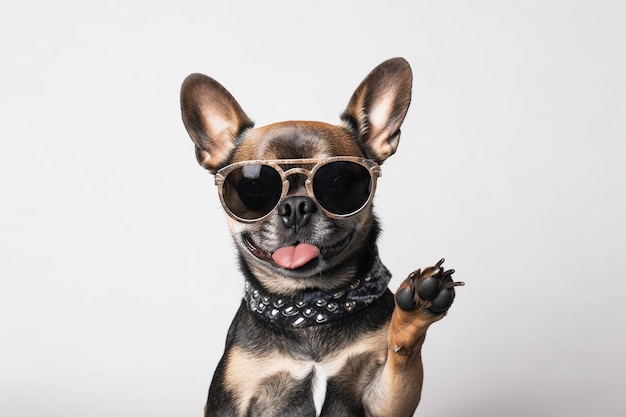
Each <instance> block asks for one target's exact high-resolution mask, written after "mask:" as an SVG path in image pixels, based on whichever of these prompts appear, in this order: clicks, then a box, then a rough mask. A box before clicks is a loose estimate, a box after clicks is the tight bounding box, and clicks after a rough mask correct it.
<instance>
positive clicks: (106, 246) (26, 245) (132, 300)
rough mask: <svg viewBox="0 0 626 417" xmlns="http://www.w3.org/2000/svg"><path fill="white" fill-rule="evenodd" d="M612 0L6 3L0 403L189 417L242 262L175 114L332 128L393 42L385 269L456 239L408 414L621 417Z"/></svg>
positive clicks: (398, 272) (446, 252) (67, 413)
mask: <svg viewBox="0 0 626 417" xmlns="http://www.w3.org/2000/svg"><path fill="white" fill-rule="evenodd" d="M625 12H626V6H624V3H623V2H622V1H619V0H617V1H602V0H595V1H591V0H590V1H556V0H554V1H496V0H494V1H487V0H477V1H394V0H386V1H384V2H382V1H379V2H373V1H365V0H359V1H344V2H341V1H309V2H295V1H248V2H242V1H230V2H227V1H210V0H204V1H177V2H171V4H165V2H150V1H145V0H144V1H134V0H123V1H108V2H86V1H71V0H66V1H62V0H60V1H55V2H48V1H41V0H40V1H30V2H29V1H21V0H20V1H16V0H1V2H0V55H1V57H2V58H1V64H0V117H1V123H0V275H1V284H0V285H1V287H0V338H1V341H0V415H2V416H12V417H14V416H16V417H17V416H35V415H46V416H49V417H51V416H63V417H73V416H110V415H115V416H147V415H150V416H200V415H201V410H202V407H203V405H204V401H205V395H206V391H207V388H208V385H209V382H210V379H211V376H212V373H213V370H214V367H215V365H216V363H217V360H218V359H219V357H220V355H221V352H222V348H223V343H224V338H225V333H226V329H227V326H228V324H229V323H230V320H231V317H232V315H233V314H234V311H235V309H236V307H237V305H238V303H239V299H240V297H241V290H242V280H241V278H240V276H239V273H238V272H237V267H236V258H235V255H234V249H233V247H232V245H231V243H230V237H229V235H228V232H227V229H226V220H225V217H224V215H223V213H222V212H221V207H220V204H219V201H218V199H217V196H216V193H215V190H214V187H213V184H212V177H211V176H210V175H209V174H208V173H207V172H206V171H204V170H203V169H202V168H200V167H199V166H198V165H197V164H196V161H195V157H194V155H193V145H192V143H191V141H190V139H189V137H188V136H187V134H186V132H185V130H184V128H183V125H182V122H181V120H180V110H179V96H178V94H179V87H180V84H181V82H182V80H183V79H184V77H185V76H186V75H188V74H189V73H191V72H203V73H206V74H209V75H211V76H213V77H214V78H216V79H217V80H219V81H220V82H221V83H223V84H224V85H225V86H226V87H227V88H228V89H229V90H230V91H231V92H232V93H233V95H234V96H235V97H236V98H237V99H238V100H239V102H240V104H241V105H242V107H243V108H244V110H245V111H246V112H247V113H248V114H249V115H250V116H251V117H252V118H254V119H255V120H256V122H257V125H263V124H266V123H270V122H273V121H277V120H283V119H318V120H324V121H328V122H333V123H334V122H337V121H338V114H339V113H340V112H341V111H342V110H343V109H344V107H345V105H346V104H347V102H348V99H349V98H350V95H351V94H352V92H353V90H354V89H355V88H356V86H357V85H358V83H359V82H360V81H361V80H362V79H363V78H364V77H365V75H366V74H367V73H368V72H369V71H370V70H371V69H372V68H373V67H374V66H376V65H377V64H378V63H380V62H382V61H383V60H384V59H387V58H390V57H393V56H403V57H405V58H406V59H407V60H408V61H409V62H410V63H411V65H412V68H413V71H414V76H415V80H414V90H413V103H412V106H411V109H410V110H409V114H408V116H407V119H406V122H405V124H404V126H403V136H402V140H401V143H400V148H399V151H398V153H397V154H396V155H395V156H394V157H393V158H391V159H390V160H389V161H388V163H386V164H385V165H384V167H383V177H382V179H381V181H380V182H379V190H378V194H377V198H376V206H377V212H378V214H379V216H380V217H381V219H382V222H383V226H384V234H383V236H382V238H381V240H380V248H381V252H382V256H383V260H384V262H385V263H386V264H387V266H388V267H389V268H390V269H391V271H392V272H393V273H394V280H393V281H392V287H394V288H395V286H396V285H397V284H398V283H399V281H400V279H401V278H403V277H404V276H406V274H408V273H409V272H410V271H412V270H413V269H416V268H418V267H421V266H425V265H429V264H432V263H433V262H436V261H437V260H438V259H439V258H440V257H446V259H447V261H446V264H447V265H448V266H449V267H453V268H455V269H456V270H457V274H456V276H457V279H459V280H464V281H465V282H466V283H467V285H466V286H465V287H463V288H461V289H459V290H458V291H457V300H456V302H455V304H454V306H453V309H452V310H451V312H450V314H449V316H448V317H447V318H446V319H445V320H443V321H441V322H439V323H437V324H436V325H434V326H433V327H432V328H431V330H430V332H429V337H428V340H427V343H426V345H425V350H424V355H423V356H424V361H425V367H426V377H425V386H424V392H423V400H422V404H421V405H420V407H419V408H418V411H417V413H416V415H417V416H462V417H485V416H507V417H517V416H519V417H521V416H533V417H534V416H555V417H556V416H612V417H613V416H614V417H617V416H624V415H626V400H625V398H624V397H625V393H626V355H625V353H624V350H625V348H626V323H625V320H624V317H625V314H624V311H623V308H624V307H623V303H624V301H623V300H624V297H625V296H626V294H625V290H626V285H625V284H624V281H625V277H624V270H625V269H626V261H625V259H624V258H625V255H626V250H625V249H626V244H625V243H626V241H625V237H624V236H625V234H626V228H625V226H624V221H623V217H624V214H625V213H626V204H625V202H626V196H625V194H626V193H625V186H624V179H625V178H626V175H625V174H626V170H625V169H624V164H625V162H626V160H625V150H626V146H625V139H626V137H625V136H626V122H625V120H626V102H625V100H626V94H625V93H626V87H625V81H626V80H625V77H624V74H626V29H625V26H626V25H625V24H624V21H625V19H626V13H625Z"/></svg>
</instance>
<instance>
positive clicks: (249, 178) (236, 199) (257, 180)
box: [223, 165, 282, 220]
mask: <svg viewBox="0 0 626 417" xmlns="http://www.w3.org/2000/svg"><path fill="white" fill-rule="evenodd" d="M281 192H282V180H281V178H280V174H279V173H278V172H277V171H276V170H275V169H274V168H272V167H270V166H267V165H244V166H242V167H240V168H237V169H235V170H233V171H231V172H230V173H229V174H228V175H227V176H226V178H225V180H224V188H223V193H224V203H225V204H226V206H228V208H229V209H230V211H231V212H232V213H233V214H235V215H236V216H237V217H241V218H242V219H246V220H254V219H258V218H260V217H263V216H265V215H266V214H268V213H269V212H270V211H272V210H273V209H274V207H276V204H278V200H280V195H281Z"/></svg>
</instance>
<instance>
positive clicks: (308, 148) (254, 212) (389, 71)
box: [181, 58, 412, 295]
mask: <svg viewBox="0 0 626 417" xmlns="http://www.w3.org/2000/svg"><path fill="white" fill-rule="evenodd" d="M411 83H412V74H411V69H410V67H409V64H408V63H407V62H406V61H405V60H404V59H402V58H395V59H390V60H388V61H385V62H383V63H382V64H380V65H379V66H378V67H376V68H375V69H374V70H373V71H372V72H371V73H370V74H369V75H368V76H367V77H366V78H365V79H364V80H363V82H362V83H361V84H360V85H359V87H358V88H357V89H356V91H355V92H354V94H353V95H352V98H351V99H350V102H349V104H348V106H347V108H346V110H345V111H344V112H343V114H342V115H341V120H342V121H343V124H342V125H338V126H335V125H330V124H326V123H322V122H302V121H288V122H280V123H275V124H271V125H268V126H264V127H259V128H254V127H253V125H254V124H253V122H252V121H251V120H250V119H249V118H248V116H247V115H246V114H245V113H244V111H243V110H242V109H241V107H240V106H239V104H238V103H237V101H236V100H235V99H234V98H233V96H232V95H231V94H230V93H229V92H228V91H227V90H226V89H225V88H224V87H222V85H220V84H219V83H218V82H216V81H215V80H213V79H212V78H210V77H207V76H205V75H202V74H192V75H190V76H189V77H187V79H186V80H185V81H184V83H183V86H182V90H181V109H182V115H183V121H184V123H185V127H186V128H187V131H188V132H189V135H190V136H191V139H192V140H193V142H194V143H195V145H196V156H197V159H198V162H199V163H200V165H202V166H203V167H204V168H206V169H208V170H209V171H210V172H211V173H213V174H216V184H217V185H218V189H219V192H220V198H221V201H222V204H223V206H224V208H225V210H226V212H227V213H228V214H229V217H228V219H229V226H230V229H231V232H232V235H233V238H234V241H235V244H236V246H237V248H238V250H239V252H240V255H241V259H242V261H243V262H242V267H243V268H244V270H246V272H249V273H252V274H253V275H254V276H255V277H256V279H257V280H259V282H260V283H261V284H262V285H263V286H264V287H265V288H266V289H267V290H268V291H271V292H273V293H278V294H286V295H290V294H294V293H296V292H298V291H299V290H303V289H306V288H319V289H322V290H331V289H334V288H339V287H341V286H343V285H346V284H347V283H348V282H350V281H351V280H353V279H354V276H355V274H356V273H358V271H359V270H360V269H361V268H363V265H364V263H365V264H366V263H367V259H370V258H371V257H372V254H374V253H375V251H376V248H375V238H376V234H377V232H378V228H377V226H376V220H375V218H374V216H373V214H372V204H371V201H372V197H373V193H374V191H375V186H376V179H377V177H378V175H379V172H380V170H379V164H382V163H383V161H385V160H386V159H387V158H388V157H389V156H390V155H392V154H393V153H394V152H395V151H396V149H397V146H398V141H399V139H400V125H401V124H402V122H403V120H404V117H405V115H406V112H407V110H408V107H409V103H410V101H411Z"/></svg>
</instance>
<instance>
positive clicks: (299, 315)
mask: <svg viewBox="0 0 626 417" xmlns="http://www.w3.org/2000/svg"><path fill="white" fill-rule="evenodd" d="M390 279H391V273H390V272H389V271H388V270H387V268H386V267H385V266H384V265H383V264H382V262H381V261H380V258H379V257H378V256H376V258H375V259H374V262H373V265H372V269H371V271H370V272H369V274H367V275H366V276H365V277H363V278H358V279H356V280H355V281H353V282H352V283H351V284H350V285H348V286H346V287H344V288H341V289H338V290H335V291H332V292H326V291H320V290H308V291H305V292H303V293H302V294H300V295H298V296H297V297H293V298H292V297H285V296H279V295H274V294H270V293H267V292H265V291H264V290H263V289H262V288H260V287H258V286H256V285H254V284H253V283H252V282H250V281H248V280H247V281H246V284H245V291H244V300H245V301H246V304H247V306H248V310H249V311H250V312H252V314H254V315H255V316H256V317H258V318H260V319H261V320H263V321H266V322H268V323H272V324H275V325H278V326H282V327H287V328H301V327H307V326H313V325H318V324H324V323H328V322H330V321H334V320H338V319H341V318H344V317H347V316H349V315H351V314H353V313H355V312H357V311H359V310H362V309H364V308H366V307H367V306H369V305H370V304H371V303H372V302H373V301H375V300H377V299H378V298H380V296H381V295H383V294H384V293H385V291H386V289H387V284H389V280H390Z"/></svg>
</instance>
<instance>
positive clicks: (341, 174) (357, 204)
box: [313, 161, 372, 215]
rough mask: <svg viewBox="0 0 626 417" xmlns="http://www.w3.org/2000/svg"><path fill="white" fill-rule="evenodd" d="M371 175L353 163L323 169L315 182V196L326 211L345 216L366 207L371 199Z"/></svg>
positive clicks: (334, 164)
mask: <svg viewBox="0 0 626 417" xmlns="http://www.w3.org/2000/svg"><path fill="white" fill-rule="evenodd" d="M371 189H372V181H371V177H370V173H369V171H368V170H367V168H365V167H364V166H362V165H359V164H356V163H354V162H346V161H338V162H331V163H329V164H326V165H324V166H322V167H320V168H319V169H318V170H317V172H316V173H315V177H314V178H313V193H314V194H315V198H317V201H318V202H319V203H320V205H321V206H322V207H323V208H324V209H325V210H327V211H329V212H331V213H334V214H339V215H344V214H350V213H354V212H355V211H357V210H359V209H360V208H362V207H363V205H364V204H365V203H366V202H367V200H368V199H369V196H370V191H371Z"/></svg>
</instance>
